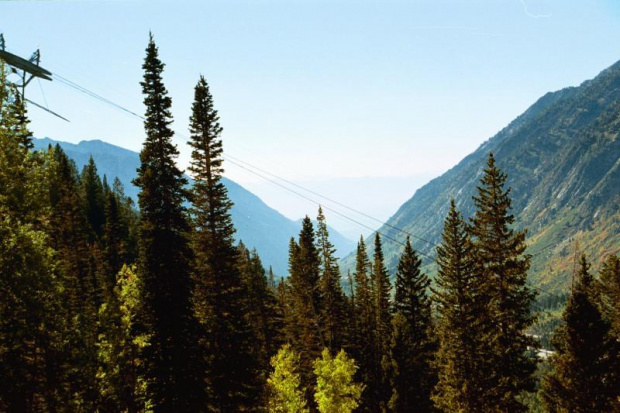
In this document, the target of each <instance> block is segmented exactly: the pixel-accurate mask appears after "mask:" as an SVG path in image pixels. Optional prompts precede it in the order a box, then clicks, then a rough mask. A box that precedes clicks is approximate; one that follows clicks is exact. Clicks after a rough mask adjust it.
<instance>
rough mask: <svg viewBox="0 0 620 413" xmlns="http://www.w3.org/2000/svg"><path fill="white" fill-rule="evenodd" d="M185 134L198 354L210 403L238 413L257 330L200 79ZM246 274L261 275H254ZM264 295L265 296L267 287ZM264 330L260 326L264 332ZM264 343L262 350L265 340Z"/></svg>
mask: <svg viewBox="0 0 620 413" xmlns="http://www.w3.org/2000/svg"><path fill="white" fill-rule="evenodd" d="M190 132H191V140H190V142H189V145H190V146H191V147H192V161H191V166H190V171H191V172H192V173H193V175H194V185H193V188H192V191H191V200H192V208H191V214H192V218H193V220H192V221H193V222H192V224H193V227H194V231H193V233H192V246H193V248H194V252H195V264H194V281H195V285H196V287H195V289H194V297H193V299H194V305H195V309H196V313H197V316H198V319H199V321H200V323H201V324H202V326H203V330H202V332H203V337H205V338H206V340H203V341H204V342H203V352H204V354H208V353H211V354H209V356H211V357H210V358H209V362H210V365H209V375H208V380H209V386H210V390H211V392H212V404H213V406H214V407H215V409H217V410H219V411H239V410H243V409H248V408H249V407H250V406H252V405H254V404H256V403H257V401H258V397H259V394H260V390H261V389H260V387H259V381H260V374H259V371H258V367H259V362H258V358H259V357H260V353H259V352H257V351H256V349H255V346H256V345H259V343H257V342H256V336H255V334H254V333H255V332H257V330H253V329H252V328H251V327H250V325H249V323H248V321H249V318H250V308H249V307H248V304H249V302H248V290H247V289H246V285H244V283H243V280H242V274H241V272H240V269H239V266H238V260H239V257H238V252H237V249H236V248H235V246H234V244H233V242H234V239H233V234H234V228H233V225H232V219H231V217H230V208H231V207H232V203H231V202H230V200H229V199H228V195H227V191H226V187H224V185H223V184H222V182H221V175H222V173H223V168H222V159H221V155H222V141H221V139H220V134H221V132H222V128H221V127H220V125H219V116H218V114H217V111H216V110H215V109H214V108H213V98H212V96H211V93H210V91H209V87H208V85H207V82H206V80H205V79H204V77H201V78H200V80H199V81H198V84H197V85H196V87H195V89H194V103H193V105H192V116H191V118H190ZM248 275H249V276H258V277H260V276H261V275H259V274H255V272H254V271H252V274H248ZM262 278H264V272H263V273H262ZM254 281H255V280H253V281H252V284H253V286H255V282H254ZM265 284H266V283H265ZM263 291H266V285H265V286H264V289H263ZM263 309H264V308H263ZM253 310H258V309H253ZM266 325H267V323H266V322H265V323H264V325H263V327H266ZM257 327H258V326H257ZM262 333H264V331H263V332H262ZM264 343H265V346H266V345H267V344H266V341H265V342H264ZM264 351H266V352H267V351H271V349H269V350H267V349H264ZM265 356H266V353H265V354H264V355H263V357H265ZM232 360H234V362H231V361H232Z"/></svg>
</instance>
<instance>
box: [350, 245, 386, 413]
mask: <svg viewBox="0 0 620 413" xmlns="http://www.w3.org/2000/svg"><path fill="white" fill-rule="evenodd" d="M370 269H371V267H370V262H369V260H368V255H367V254H366V244H365V243H364V239H363V238H362V237H360V240H359V243H358V244H357V252H356V262H355V272H354V274H353V279H354V281H355V295H354V299H353V306H352V310H353V328H352V332H353V334H352V355H353V357H354V358H355V360H357V362H358V363H359V370H358V371H357V373H356V374H357V380H358V381H359V382H362V383H364V384H366V389H367V390H366V391H364V393H363V394H362V399H361V404H360V409H361V410H362V411H368V412H376V411H378V406H379V400H378V397H377V394H376V390H377V389H378V385H379V377H378V376H377V371H378V367H379V366H380V360H378V359H377V351H376V349H377V345H376V342H375V339H376V337H377V335H376V332H375V325H376V317H375V305H374V300H373V298H374V297H373V293H372V289H371V284H370V274H369V272H370Z"/></svg>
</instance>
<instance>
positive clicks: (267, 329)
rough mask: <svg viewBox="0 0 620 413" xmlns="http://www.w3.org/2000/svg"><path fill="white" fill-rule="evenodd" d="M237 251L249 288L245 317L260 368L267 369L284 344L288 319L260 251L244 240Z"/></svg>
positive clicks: (241, 270)
mask: <svg viewBox="0 0 620 413" xmlns="http://www.w3.org/2000/svg"><path fill="white" fill-rule="evenodd" d="M237 250H238V266H239V271H240V273H241V278H242V280H243V284H244V286H245V291H246V296H245V301H246V305H245V308H246V310H245V318H246V320H247V323H248V325H249V326H250V327H251V328H252V331H253V334H252V335H253V337H254V340H253V343H252V347H253V350H252V353H253V358H254V359H255V360H257V361H258V370H259V371H261V372H267V371H268V370H269V362H270V359H271V357H272V356H273V355H274V354H275V353H276V351H277V350H278V348H279V347H280V346H281V345H282V341H283V332H282V330H283V328H284V320H283V316H282V312H281V309H280V307H279V305H278V302H277V299H276V295H275V294H276V292H275V290H274V289H272V288H271V287H270V286H269V282H268V280H267V277H266V274H265V268H264V267H263V263H262V262H261V260H260V257H259V256H258V254H257V253H256V251H255V250H254V251H252V252H250V251H248V249H247V248H245V246H244V245H243V243H239V245H238V246H237ZM261 379H262V378H261Z"/></svg>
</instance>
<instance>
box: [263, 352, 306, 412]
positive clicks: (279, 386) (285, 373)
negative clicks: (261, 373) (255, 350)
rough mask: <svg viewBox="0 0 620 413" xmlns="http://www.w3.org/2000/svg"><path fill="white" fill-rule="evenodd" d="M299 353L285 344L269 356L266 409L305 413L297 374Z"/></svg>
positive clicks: (303, 399) (302, 393) (304, 402)
mask: <svg viewBox="0 0 620 413" xmlns="http://www.w3.org/2000/svg"><path fill="white" fill-rule="evenodd" d="M299 363H300V360H299V353H297V352H296V351H295V350H293V349H292V348H291V346H290V345H289V344H285V345H284V346H283V347H282V348H281V349H280V351H278V354H276V355H275V356H273V357H272V358H271V366H272V367H273V371H272V372H271V375H270V376H269V378H268V379H267V385H268V387H269V403H268V409H269V412H271V413H306V412H309V409H308V407H307V406H306V398H305V397H304V391H303V390H302V389H301V377H300V375H299Z"/></svg>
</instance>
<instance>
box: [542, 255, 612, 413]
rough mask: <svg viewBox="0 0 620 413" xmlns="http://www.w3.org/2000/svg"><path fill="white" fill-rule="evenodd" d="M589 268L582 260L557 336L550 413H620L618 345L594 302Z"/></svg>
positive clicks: (547, 387) (546, 395) (549, 381)
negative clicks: (563, 323) (563, 322)
mask: <svg viewBox="0 0 620 413" xmlns="http://www.w3.org/2000/svg"><path fill="white" fill-rule="evenodd" d="M589 267H590V264H589V263H588V262H587V260H586V258H585V255H584V256H582V257H581V260H580V264H579V272H578V274H577V280H576V283H575V284H574V286H573V289H572V292H571V296H570V298H569V300H568V304H567V305H566V309H565V310H564V314H563V316H562V318H563V319H564V321H565V323H566V324H565V325H563V326H561V327H560V328H559V329H558V330H557V331H556V333H555V334H554V337H553V341H552V343H553V346H554V348H555V351H556V353H555V354H554V355H553V356H552V357H551V360H550V363H551V371H550V372H549V373H548V374H547V375H546V376H545V377H544V379H543V383H542V396H543V401H544V403H545V405H546V407H547V410H548V411H550V412H575V413H585V412H588V413H589V412H592V413H594V412H611V411H620V399H619V397H620V365H619V364H618V361H619V358H618V356H619V355H620V353H619V349H620V348H619V346H620V344H619V343H618V341H617V340H616V339H615V338H614V337H613V336H611V335H610V334H609V332H610V325H609V323H608V322H607V321H606V320H604V319H603V317H602V315H601V313H600V311H599V310H598V308H597V307H596V304H595V299H594V298H595V295H596V292H595V286H594V279H593V277H592V275H591V274H590V272H589Z"/></svg>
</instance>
